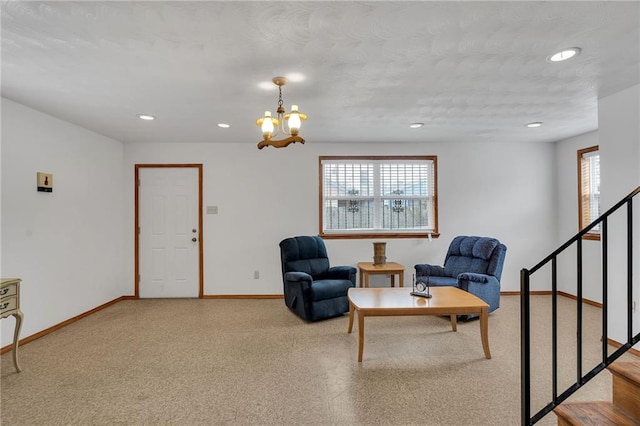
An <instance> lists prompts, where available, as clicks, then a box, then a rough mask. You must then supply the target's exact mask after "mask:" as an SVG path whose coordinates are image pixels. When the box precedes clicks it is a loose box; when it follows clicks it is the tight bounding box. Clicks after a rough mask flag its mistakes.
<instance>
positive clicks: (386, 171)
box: [320, 157, 436, 234]
mask: <svg viewBox="0 0 640 426" xmlns="http://www.w3.org/2000/svg"><path fill="white" fill-rule="evenodd" d="M320 167H321V176H322V178H321V188H322V206H321V209H320V210H321V216H322V219H321V222H322V229H321V233H323V234H331V233H349V234H358V233H388V232H393V233H408V234H411V233H433V232H435V224H436V206H435V202H436V196H435V190H436V188H435V182H436V176H435V173H436V161H435V157H427V158H425V157H412V158H405V157H401V158H397V159H394V158H393V157H384V158H380V159H376V158H358V157H351V158H346V157H342V158H322V157H321V161H320Z"/></svg>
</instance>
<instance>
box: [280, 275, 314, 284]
mask: <svg viewBox="0 0 640 426" xmlns="http://www.w3.org/2000/svg"><path fill="white" fill-rule="evenodd" d="M284 280H285V281H287V282H290V283H296V282H300V283H304V282H307V283H309V284H311V283H312V282H313V278H312V277H311V275H309V274H307V273H306V272H287V273H285V274H284Z"/></svg>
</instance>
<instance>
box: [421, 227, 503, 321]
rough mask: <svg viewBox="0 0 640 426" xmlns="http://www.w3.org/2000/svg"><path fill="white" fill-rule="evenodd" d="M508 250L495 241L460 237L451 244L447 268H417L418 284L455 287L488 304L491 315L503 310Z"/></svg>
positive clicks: (422, 265) (445, 262) (446, 260)
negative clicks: (501, 292) (501, 289)
mask: <svg viewBox="0 0 640 426" xmlns="http://www.w3.org/2000/svg"><path fill="white" fill-rule="evenodd" d="M506 253H507V247H506V246H505V245H504V244H502V243H500V241H498V240H496V239H495V238H488V237H469V236H464V235H461V236H458V237H455V238H454V239H453V241H451V245H450V246H449V250H448V251H447V256H446V257H445V260H444V267H442V266H435V265H428V264H420V265H415V270H416V281H423V282H425V283H428V284H429V285H431V286H454V287H459V288H461V289H462V290H465V291H468V292H469V293H471V294H474V295H476V296H478V297H479V298H480V299H482V300H484V301H485V302H487V304H488V305H489V312H493V311H495V310H496V309H498V307H500V277H501V276H502V266H503V264H504V258H505V255H506Z"/></svg>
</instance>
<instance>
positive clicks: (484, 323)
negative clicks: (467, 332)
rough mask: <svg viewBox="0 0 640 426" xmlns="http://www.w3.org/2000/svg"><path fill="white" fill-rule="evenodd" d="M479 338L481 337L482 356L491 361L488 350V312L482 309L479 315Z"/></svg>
mask: <svg viewBox="0 0 640 426" xmlns="http://www.w3.org/2000/svg"><path fill="white" fill-rule="evenodd" d="M480 336H481V337H482V349H484V356H485V357H486V358H487V359H491V351H490V350H489V311H488V309H487V308H483V309H482V312H481V313H480Z"/></svg>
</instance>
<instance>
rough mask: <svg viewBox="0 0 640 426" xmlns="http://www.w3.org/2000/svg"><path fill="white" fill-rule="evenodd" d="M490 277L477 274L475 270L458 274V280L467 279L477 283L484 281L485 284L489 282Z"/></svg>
mask: <svg viewBox="0 0 640 426" xmlns="http://www.w3.org/2000/svg"><path fill="white" fill-rule="evenodd" d="M489 278H490V276H489V275H485V274H476V273H473V272H463V273H461V274H459V275H458V281H462V280H466V281H473V282H476V283H483V284H484V283H487V282H489Z"/></svg>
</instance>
